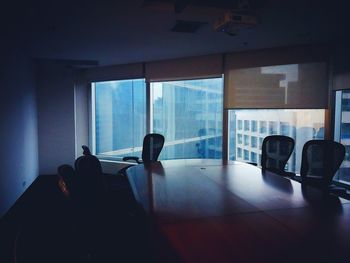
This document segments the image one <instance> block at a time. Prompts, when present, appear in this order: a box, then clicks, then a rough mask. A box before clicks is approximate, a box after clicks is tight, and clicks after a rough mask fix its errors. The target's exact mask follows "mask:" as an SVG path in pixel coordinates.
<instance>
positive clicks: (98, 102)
mask: <svg viewBox="0 0 350 263" xmlns="http://www.w3.org/2000/svg"><path fill="white" fill-rule="evenodd" d="M93 96H94V98H95V114H94V116H95V129H94V135H95V136H94V138H95V139H94V140H95V151H96V154H97V155H99V156H103V157H122V156H126V155H134V156H135V155H136V156H141V147H142V142H143V137H144V136H145V134H146V97H145V96H146V85H145V81H144V79H134V80H118V81H105V82H95V83H93Z"/></svg>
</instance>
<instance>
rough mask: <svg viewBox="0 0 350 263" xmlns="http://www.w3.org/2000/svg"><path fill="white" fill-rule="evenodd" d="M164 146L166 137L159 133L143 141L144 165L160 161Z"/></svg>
mask: <svg viewBox="0 0 350 263" xmlns="http://www.w3.org/2000/svg"><path fill="white" fill-rule="evenodd" d="M163 146H164V136H163V135H161V134H158V133H150V134H147V135H146V136H145V138H144V139H143V148H142V161H143V162H144V163H146V164H147V163H150V162H155V161H157V160H158V157H159V155H160V152H161V151H162V149H163Z"/></svg>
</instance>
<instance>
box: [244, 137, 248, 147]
mask: <svg viewBox="0 0 350 263" xmlns="http://www.w3.org/2000/svg"><path fill="white" fill-rule="evenodd" d="M248 145H249V136H248V135H244V146H248Z"/></svg>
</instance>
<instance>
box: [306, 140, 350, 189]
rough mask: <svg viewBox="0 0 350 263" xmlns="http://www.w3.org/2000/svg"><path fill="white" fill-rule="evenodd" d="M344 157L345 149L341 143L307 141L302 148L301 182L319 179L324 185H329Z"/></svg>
mask: <svg viewBox="0 0 350 263" xmlns="http://www.w3.org/2000/svg"><path fill="white" fill-rule="evenodd" d="M344 156H345V147H344V145H342V144H341V143H338V142H335V141H331V140H311V141H308V142H306V143H305V144H304V147H303V152H302V160H301V169H300V176H301V177H302V179H303V180H308V179H321V180H322V181H323V183H324V184H325V185H329V184H331V182H332V179H333V176H334V174H335V173H336V171H337V170H338V169H339V167H340V165H341V163H342V162H343V160H344Z"/></svg>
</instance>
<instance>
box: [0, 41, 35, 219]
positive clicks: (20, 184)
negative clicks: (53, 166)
mask: <svg viewBox="0 0 350 263" xmlns="http://www.w3.org/2000/svg"><path fill="white" fill-rule="evenodd" d="M1 50H2V51H4V52H3V54H2V53H1V51H0V54H1V60H0V122H1V125H0V138H1V147H0V216H2V215H3V214H4V213H5V212H6V211H7V210H8V209H9V208H10V207H11V206H12V205H13V204H14V202H15V201H16V200H17V198H18V197H19V196H20V195H21V194H22V193H23V192H24V191H25V190H26V188H27V187H28V186H29V185H30V184H31V183H32V182H33V180H34V179H35V178H36V176H37V175H38V148H37V140H38V137H37V110H36V92H35V88H36V85H35V73H34V63H33V61H32V60H31V59H30V58H29V57H28V56H27V55H26V54H25V52H24V51H22V50H20V49H14V48H9V47H8V48H3V47H2V49H1Z"/></svg>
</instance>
